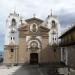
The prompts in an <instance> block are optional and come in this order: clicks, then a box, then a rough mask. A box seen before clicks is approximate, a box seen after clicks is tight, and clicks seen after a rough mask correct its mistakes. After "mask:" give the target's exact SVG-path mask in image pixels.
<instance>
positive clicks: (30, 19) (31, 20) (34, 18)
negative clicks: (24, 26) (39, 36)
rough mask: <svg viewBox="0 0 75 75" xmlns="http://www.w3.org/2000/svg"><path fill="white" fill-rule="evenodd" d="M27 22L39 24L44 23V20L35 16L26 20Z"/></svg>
mask: <svg viewBox="0 0 75 75" xmlns="http://www.w3.org/2000/svg"><path fill="white" fill-rule="evenodd" d="M25 21H26V22H27V23H37V24H41V23H43V20H41V19H39V18H36V17H33V18H29V19H26V20H25Z"/></svg>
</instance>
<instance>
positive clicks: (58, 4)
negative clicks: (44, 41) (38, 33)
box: [0, 0, 75, 33]
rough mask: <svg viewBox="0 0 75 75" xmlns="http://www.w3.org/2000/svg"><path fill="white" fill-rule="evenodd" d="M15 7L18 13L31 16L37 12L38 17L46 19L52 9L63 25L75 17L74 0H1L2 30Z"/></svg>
mask: <svg viewBox="0 0 75 75" xmlns="http://www.w3.org/2000/svg"><path fill="white" fill-rule="evenodd" d="M13 9H15V10H16V11H17V13H20V15H22V16H24V17H25V18H30V17H32V16H33V14H34V13H35V14H36V15H37V17H39V18H42V19H45V18H46V17H47V16H48V14H50V12H51V11H50V10H51V9H53V14H55V15H58V17H59V20H60V23H61V25H63V26H65V25H66V24H68V23H70V22H71V21H73V20H74V18H75V14H74V13H75V10H74V9H75V1H74V0H1V1H0V32H1V33H4V31H5V21H6V18H7V17H8V15H9V13H10V12H12V10H13Z"/></svg>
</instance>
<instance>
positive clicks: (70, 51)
mask: <svg viewBox="0 0 75 75" xmlns="http://www.w3.org/2000/svg"><path fill="white" fill-rule="evenodd" d="M59 38H60V39H61V42H60V47H61V61H62V62H64V63H65V64H66V65H68V66H69V67H71V68H74V69H75V23H73V24H72V25H71V26H69V27H68V28H67V29H66V30H65V31H64V32H63V33H62V34H61V36H60V37H59Z"/></svg>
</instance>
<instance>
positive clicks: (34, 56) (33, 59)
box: [30, 53, 38, 64]
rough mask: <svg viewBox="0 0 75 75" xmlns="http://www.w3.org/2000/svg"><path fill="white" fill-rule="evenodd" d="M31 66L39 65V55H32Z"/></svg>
mask: <svg viewBox="0 0 75 75" xmlns="http://www.w3.org/2000/svg"><path fill="white" fill-rule="evenodd" d="M30 64H38V53H31V54H30Z"/></svg>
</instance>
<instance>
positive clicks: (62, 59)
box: [61, 47, 64, 62]
mask: <svg viewBox="0 0 75 75" xmlns="http://www.w3.org/2000/svg"><path fill="white" fill-rule="evenodd" d="M63 57H64V56H63V47H61V61H62V62H64V59H63Z"/></svg>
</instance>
